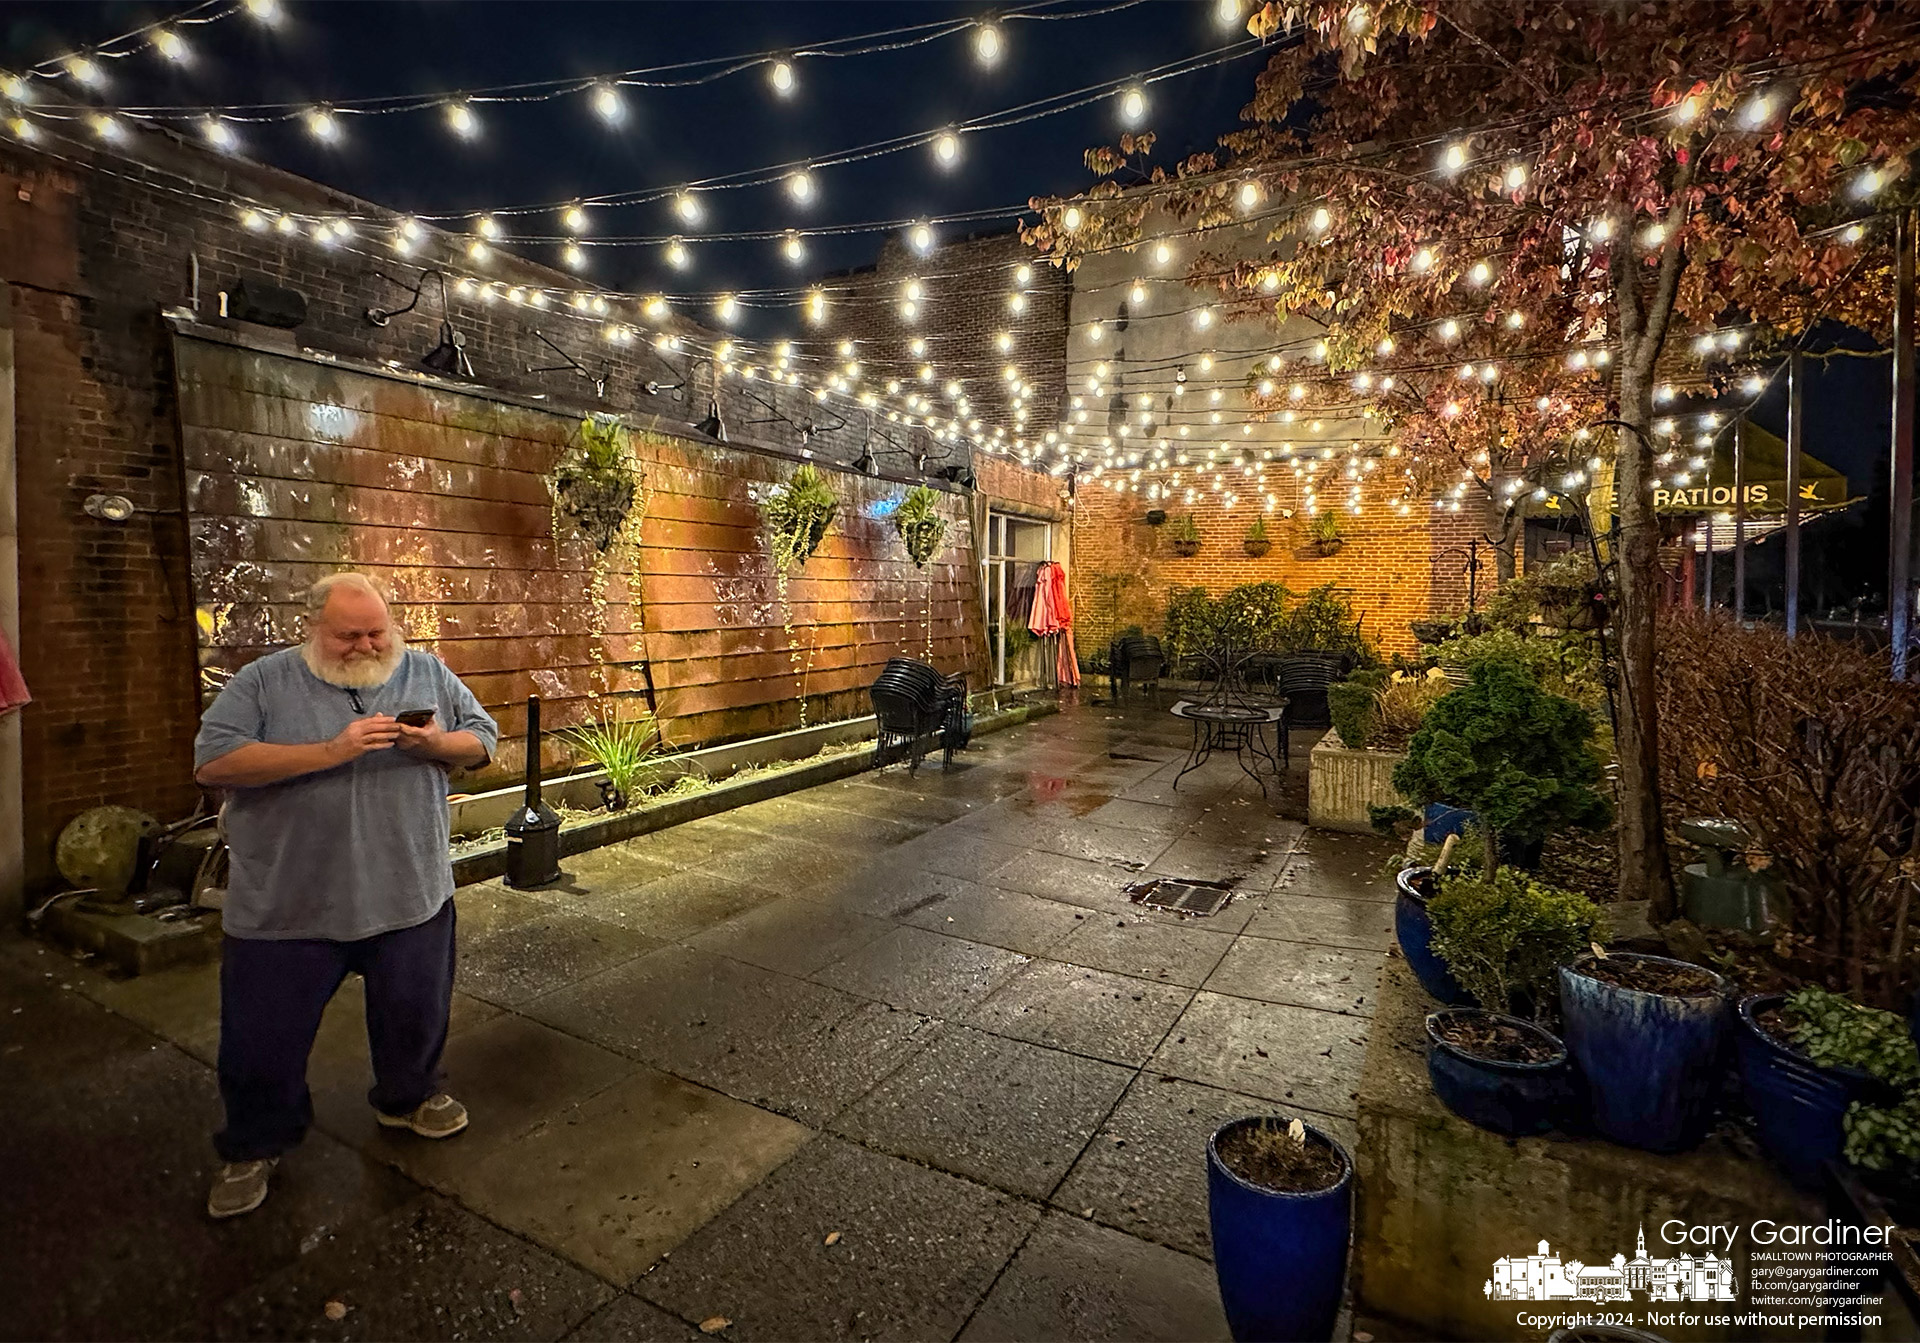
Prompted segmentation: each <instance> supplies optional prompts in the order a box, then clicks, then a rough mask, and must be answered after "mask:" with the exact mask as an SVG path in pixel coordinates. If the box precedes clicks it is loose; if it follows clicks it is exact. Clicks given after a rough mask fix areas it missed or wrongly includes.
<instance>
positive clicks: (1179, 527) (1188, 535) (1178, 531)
mask: <svg viewBox="0 0 1920 1343" xmlns="http://www.w3.org/2000/svg"><path fill="white" fill-rule="evenodd" d="M1167 534H1168V535H1169V536H1170V537H1172V539H1173V553H1174V554H1176V555H1185V556H1189V557H1191V556H1194V555H1198V554H1199V553H1200V524H1198V523H1197V522H1195V521H1194V520H1193V514H1191V513H1184V514H1182V515H1181V516H1180V517H1179V518H1178V519H1177V520H1176V521H1175V522H1174V524H1173V528H1172V530H1171V531H1169V532H1168V533H1167Z"/></svg>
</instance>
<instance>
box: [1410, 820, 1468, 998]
mask: <svg viewBox="0 0 1920 1343" xmlns="http://www.w3.org/2000/svg"><path fill="white" fill-rule="evenodd" d="M1452 852H1453V840H1452V837H1449V838H1448V842H1447V843H1446V844H1445V845H1443V846H1442V847H1441V850H1440V857H1439V858H1438V859H1436V860H1435V862H1434V864H1433V866H1432V867H1420V866H1416V867H1404V868H1401V869H1400V871H1399V872H1398V873H1396V874H1395V875H1394V879H1393V890H1394V897H1393V938H1394V941H1396V942H1398V943H1399V944H1400V954H1401V955H1402V956H1405V957H1406V958H1407V968H1408V969H1409V970H1411V971H1413V977H1414V978H1415V979H1417V980H1419V981H1420V987H1421V988H1423V989H1425V990H1426V991H1427V994H1428V996H1429V997H1432V998H1436V999H1438V1000H1439V1001H1440V1002H1443V1003H1449V1004H1458V1005H1464V1004H1466V1003H1468V1002H1471V1001H1472V999H1470V998H1469V997H1468V996H1467V991H1466V990H1465V989H1464V988H1462V987H1461V986H1460V981H1459V980H1457V979H1455V978H1454V977H1453V974H1452V972H1451V971H1449V970H1448V969H1447V963H1446V962H1445V961H1443V960H1441V959H1440V953H1439V952H1437V951H1435V950H1434V947H1433V917H1432V915H1431V914H1430V913H1429V911H1428V906H1429V905H1430V903H1431V902H1432V900H1433V897H1434V896H1436V895H1438V894H1439V893H1440V877H1441V875H1442V874H1443V873H1444V872H1445V871H1446V866H1447V860H1448V857H1449V856H1450V855H1451V854H1452Z"/></svg>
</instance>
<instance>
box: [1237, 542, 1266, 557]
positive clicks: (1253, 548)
mask: <svg viewBox="0 0 1920 1343" xmlns="http://www.w3.org/2000/svg"><path fill="white" fill-rule="evenodd" d="M1240 546H1241V548H1242V549H1243V550H1245V551H1246V552H1247V554H1249V555H1251V556H1252V557H1253V558H1254V559H1256V560H1257V559H1259V558H1260V557H1261V556H1263V555H1265V554H1266V553H1267V552H1268V551H1270V550H1272V549H1273V542H1271V541H1242V542H1241V543H1240Z"/></svg>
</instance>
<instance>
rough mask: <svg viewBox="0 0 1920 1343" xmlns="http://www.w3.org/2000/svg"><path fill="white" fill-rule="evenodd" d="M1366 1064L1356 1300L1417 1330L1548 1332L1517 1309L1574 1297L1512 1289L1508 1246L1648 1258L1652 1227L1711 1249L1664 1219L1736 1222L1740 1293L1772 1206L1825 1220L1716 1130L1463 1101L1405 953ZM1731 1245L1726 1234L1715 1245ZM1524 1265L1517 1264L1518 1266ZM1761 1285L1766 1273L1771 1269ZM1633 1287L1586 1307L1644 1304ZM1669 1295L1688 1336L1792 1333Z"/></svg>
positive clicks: (1662, 1254)
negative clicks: (1535, 1117)
mask: <svg viewBox="0 0 1920 1343" xmlns="http://www.w3.org/2000/svg"><path fill="white" fill-rule="evenodd" d="M1375 1004H1376V1006H1375V1011H1374V1018H1373V1032H1372V1035H1371V1036H1370V1037H1369V1039H1368V1041H1367V1056H1366V1062H1365V1064H1364V1066H1363V1068H1362V1070H1361V1075H1360V1093H1359V1097H1358V1107H1359V1117H1358V1126H1359V1131H1360V1142H1359V1145H1358V1146H1357V1147H1356V1148H1355V1149H1354V1150H1355V1159H1356V1160H1357V1162H1358V1164H1359V1174H1360V1182H1359V1199H1358V1206H1357V1208H1356V1215H1355V1217H1354V1246H1353V1253H1354V1258H1353V1275H1354V1284H1355V1285H1354V1294H1355V1295H1354V1314H1355V1315H1356V1316H1360V1317H1367V1316H1375V1317H1384V1318H1386V1319H1389V1320H1392V1321H1394V1322H1395V1324H1396V1326H1398V1327H1403V1328H1404V1329H1405V1330H1406V1331H1407V1332H1406V1334H1405V1336H1406V1337H1411V1338H1478V1339H1538V1338H1539V1337H1540V1334H1541V1332H1542V1331H1540V1330H1537V1329H1528V1328H1525V1327H1523V1326H1522V1325H1521V1324H1520V1323H1519V1322H1518V1317H1519V1316H1521V1315H1523V1314H1532V1313H1539V1312H1544V1313H1551V1311H1552V1310H1554V1309H1555V1308H1556V1307H1557V1308H1561V1309H1565V1308H1567V1307H1568V1306H1570V1305H1571V1304H1572V1303H1568V1302H1557V1303H1544V1302H1534V1301H1522V1300H1503V1299H1501V1298H1500V1296H1499V1295H1498V1294H1492V1293H1489V1291H1488V1284H1489V1283H1490V1282H1493V1281H1494V1280H1495V1279H1496V1277H1497V1276H1498V1275H1497V1274H1496V1271H1495V1267H1494V1265H1495V1261H1496V1260H1499V1259H1502V1258H1507V1259H1514V1260H1521V1261H1525V1260H1527V1259H1529V1258H1530V1257H1531V1256H1534V1255H1536V1254H1537V1253H1538V1251H1539V1245H1540V1242H1541V1241H1545V1242H1547V1244H1548V1246H1549V1251H1548V1254H1547V1255H1546V1256H1545V1258H1546V1260H1548V1261H1549V1264H1548V1267H1547V1269H1546V1271H1548V1272H1551V1267H1550V1263H1551V1261H1552V1260H1554V1259H1556V1258H1557V1259H1558V1260H1559V1262H1560V1263H1561V1264H1562V1265H1565V1264H1567V1263H1571V1262H1572V1261H1574V1260H1579V1261H1580V1262H1582V1263H1583V1264H1588V1265H1598V1266H1601V1267H1605V1266H1607V1265H1609V1264H1610V1263H1611V1262H1612V1260H1613V1256H1614V1255H1615V1254H1622V1255H1624V1256H1625V1257H1626V1258H1627V1259H1629V1260H1632V1259H1634V1258H1635V1255H1636V1251H1637V1249H1638V1245H1639V1237H1640V1234H1641V1232H1642V1230H1643V1229H1644V1231H1645V1234H1646V1247H1647V1255H1648V1257H1649V1258H1650V1259H1654V1260H1661V1259H1676V1258H1678V1257H1679V1256H1680V1255H1681V1254H1683V1253H1691V1254H1692V1255H1693V1256H1694V1258H1695V1259H1696V1260H1698V1259H1699V1258H1700V1257H1701V1256H1702V1255H1704V1254H1705V1252H1706V1247H1705V1246H1704V1245H1698V1244H1695V1245H1673V1244H1668V1243H1666V1242H1664V1241H1662V1239H1661V1228H1662V1227H1663V1226H1664V1225H1666V1224H1668V1223H1670V1222H1673V1221H1676V1220H1677V1221H1679V1222H1681V1223H1684V1224H1686V1225H1688V1226H1709V1225H1711V1226H1723V1227H1737V1228H1739V1229H1740V1234H1738V1235H1737V1236H1735V1237H1734V1243H1733V1247H1732V1250H1731V1259H1732V1272H1733V1282H1734V1283H1735V1285H1736V1289H1737V1296H1738V1298H1739V1301H1741V1302H1744V1301H1745V1300H1746V1296H1747V1292H1748V1290H1749V1284H1752V1268H1753V1265H1752V1264H1750V1262H1749V1256H1750V1252H1751V1251H1752V1249H1753V1246H1754V1241H1753V1237H1752V1236H1751V1235H1749V1234H1747V1229H1748V1228H1749V1227H1751V1226H1752V1224H1753V1223H1754V1222H1755V1221H1756V1220H1759V1219H1762V1218H1771V1219H1772V1220H1774V1221H1775V1222H1778V1223H1780V1224H1782V1225H1787V1224H1798V1223H1811V1224H1816V1225H1817V1224H1819V1223H1821V1222H1824V1221H1825V1220H1826V1217H1827V1212H1826V1210H1825V1209H1824V1208H1823V1207H1822V1206H1821V1205H1820V1202H1819V1200H1817V1199H1815V1198H1812V1197H1810V1196H1808V1195H1804V1194H1800V1193H1797V1192H1796V1191H1795V1190H1794V1189H1793V1188H1792V1186H1791V1185H1789V1184H1788V1183H1787V1182H1786V1180H1785V1178H1784V1177H1782V1176H1781V1175H1780V1173H1779V1172H1778V1171H1776V1170H1775V1169H1774V1168H1773V1166H1772V1165H1771V1164H1770V1163H1769V1162H1767V1161H1766V1160H1765V1159H1764V1158H1762V1157H1760V1156H1758V1155H1757V1154H1754V1153H1753V1152H1752V1151H1751V1150H1750V1149H1749V1150H1746V1151H1742V1150H1740V1149H1738V1148H1736V1147H1735V1146H1734V1144H1733V1143H1732V1142H1730V1141H1729V1140H1728V1139H1727V1138H1726V1137H1725V1136H1723V1135H1720V1134H1715V1135H1712V1136H1709V1137H1708V1139H1707V1140H1706V1142H1704V1143H1702V1144H1701V1145H1700V1146H1699V1147H1697V1148H1695V1149H1693V1150H1692V1151H1690V1152H1684V1153H1681V1154H1679V1155H1676V1156H1659V1155H1655V1154H1654V1153H1651V1152H1642V1151H1636V1150H1634V1149H1633V1148H1628V1147H1620V1146H1617V1145H1616V1144H1614V1143H1610V1142H1606V1141H1604V1140H1603V1139H1599V1138H1575V1137H1567V1136H1564V1135H1560V1136H1552V1137H1542V1138H1515V1139H1509V1138H1503V1137H1501V1136H1500V1135H1499V1134H1496V1133H1489V1132H1487V1131H1486V1130H1485V1129H1480V1128H1476V1127H1474V1126H1473V1125H1472V1124H1469V1123H1468V1122H1467V1121H1466V1120H1464V1119H1461V1118H1459V1117H1458V1116H1457V1115H1454V1114H1453V1113H1451V1112H1450V1111H1449V1110H1448V1109H1447V1108H1446V1107H1445V1106H1444V1105H1442V1104H1441V1103H1440V1101H1439V1099H1438V1098H1437V1097H1436V1096H1435V1095H1434V1094H1433V1087H1432V1085H1431V1083H1430V1082H1429V1080H1428V1077H1427V1069H1426V1065H1425V1062H1424V1060H1425V1057H1426V1043H1427V1041H1426V1024H1425V1022H1426V1014H1427V1012H1428V1011H1429V1010H1431V1009H1432V1007H1433V1002H1432V1000H1431V999H1429V998H1428V997H1427V996H1426V995H1425V994H1424V993H1422V992H1421V990H1420V986H1419V985H1418V984H1417V983H1415V982H1414V978H1413V974H1412V972H1411V971H1410V970H1408V968H1407V966H1406V963H1405V962H1404V961H1401V960H1399V959H1397V958H1396V959H1392V960H1389V961H1388V962H1387V965H1386V968H1385V969H1384V970H1383V971H1382V972H1381V975H1380V988H1379V993H1378V995H1377V997H1376V999H1375ZM1714 1250H1715V1253H1717V1254H1719V1255H1721V1256H1722V1257H1723V1258H1725V1257H1727V1256H1728V1255H1729V1251H1728V1250H1727V1248H1726V1246H1725V1244H1724V1243H1721V1244H1718V1245H1716V1246H1714ZM1510 1271H1511V1270H1510ZM1756 1286H1757V1285H1756ZM1645 1296H1646V1293H1645V1292H1643V1291H1639V1292H1635V1293H1634V1297H1635V1299H1634V1300H1633V1301H1632V1302H1631V1303H1629V1302H1608V1303H1606V1304H1605V1305H1593V1304H1591V1303H1587V1304H1582V1305H1579V1306H1577V1307H1575V1308H1576V1309H1582V1310H1590V1311H1606V1310H1614V1309H1618V1310H1619V1311H1621V1312H1633V1311H1645V1310H1647V1309H1649V1306H1648V1304H1647V1302H1646V1300H1645V1299H1644V1298H1645ZM1654 1308H1655V1309H1661V1310H1671V1311H1674V1312H1691V1313H1693V1314H1694V1315H1696V1316H1699V1317H1701V1318H1702V1319H1703V1321H1710V1322H1711V1323H1703V1324H1702V1326H1701V1327H1696V1328H1688V1327H1686V1326H1684V1325H1672V1326H1668V1325H1663V1326H1662V1327H1661V1328H1660V1330H1659V1332H1660V1334H1661V1335H1662V1336H1663V1337H1666V1338H1670V1339H1673V1340H1674V1341H1675V1343H1691V1341H1692V1340H1706V1339H1714V1340H1723V1339H1725V1340H1733V1339H1743V1340H1744V1339H1761V1338H1768V1337H1773V1338H1778V1337H1780V1336H1781V1331H1780V1330H1778V1329H1769V1328H1766V1327H1759V1326H1756V1327H1750V1328H1742V1327H1739V1326H1735V1325H1733V1324H1731V1323H1730V1322H1727V1316H1726V1314H1722V1313H1721V1312H1731V1313H1740V1312H1741V1311H1742V1310H1743V1309H1744V1308H1743V1306H1741V1305H1739V1304H1733V1303H1727V1302H1720V1303H1712V1302H1704V1301H1701V1302H1696V1301H1685V1302H1675V1303H1667V1304H1665V1305H1662V1306H1658V1307H1654Z"/></svg>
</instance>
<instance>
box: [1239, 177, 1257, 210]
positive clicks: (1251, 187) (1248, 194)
mask: <svg viewBox="0 0 1920 1343" xmlns="http://www.w3.org/2000/svg"><path fill="white" fill-rule="evenodd" d="M1259 203H1260V184H1259V183H1258V182H1242V183H1241V184H1240V208H1241V209H1242V210H1251V209H1253V208H1254V207H1255V206H1256V205H1258V204H1259Z"/></svg>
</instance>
